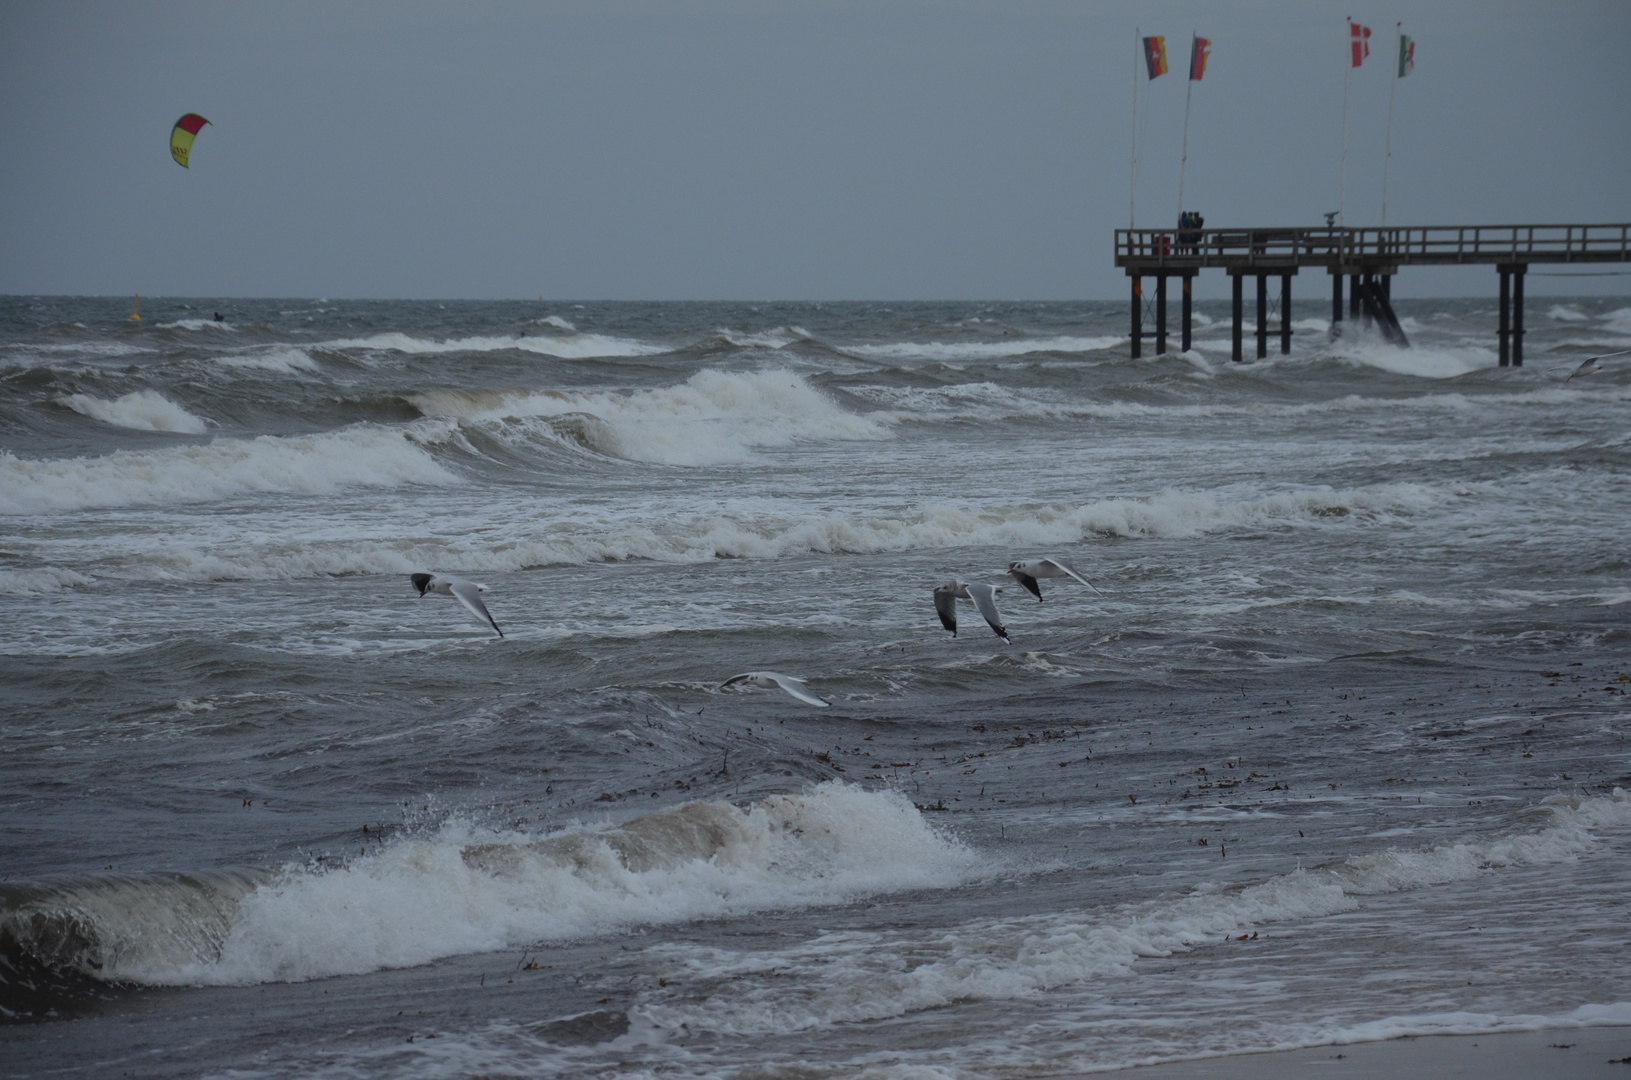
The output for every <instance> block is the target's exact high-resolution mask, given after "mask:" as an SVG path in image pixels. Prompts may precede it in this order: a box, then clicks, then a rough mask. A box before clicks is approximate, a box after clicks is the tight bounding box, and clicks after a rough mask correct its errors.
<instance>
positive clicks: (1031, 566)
mask: <svg viewBox="0 0 1631 1080" xmlns="http://www.w3.org/2000/svg"><path fill="white" fill-rule="evenodd" d="M1008 574H1009V576H1011V577H1012V578H1013V579H1014V580H1015V581H1017V582H1019V583H1020V584H1021V585H1023V586H1025V590H1026V591H1027V592H1029V593H1030V594H1031V595H1032V596H1034V597H1036V598H1037V600H1038V601H1040V600H1041V599H1042V586H1040V585H1038V584H1037V583H1036V579H1037V578H1045V577H1068V578H1075V579H1076V580H1077V581H1080V582H1081V583H1082V584H1083V585H1086V586H1087V587H1088V588H1089V589H1092V590H1093V591H1094V592H1096V593H1099V595H1100V596H1103V595H1104V594H1103V593H1101V592H1099V587H1098V586H1097V585H1094V584H1093V583H1092V582H1091V581H1089V580H1087V579H1086V578H1085V577H1083V576H1082V575H1081V574H1079V573H1077V571H1076V569H1075V568H1074V567H1072V566H1070V565H1068V564H1066V563H1063V562H1061V561H1059V560H1058V559H1026V560H1024V561H1023V562H1011V563H1009V564H1008Z"/></svg>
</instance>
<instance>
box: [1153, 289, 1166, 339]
mask: <svg viewBox="0 0 1631 1080" xmlns="http://www.w3.org/2000/svg"><path fill="white" fill-rule="evenodd" d="M1166 351H1167V275H1165V274H1157V275H1155V355H1157V356H1164V355H1166Z"/></svg>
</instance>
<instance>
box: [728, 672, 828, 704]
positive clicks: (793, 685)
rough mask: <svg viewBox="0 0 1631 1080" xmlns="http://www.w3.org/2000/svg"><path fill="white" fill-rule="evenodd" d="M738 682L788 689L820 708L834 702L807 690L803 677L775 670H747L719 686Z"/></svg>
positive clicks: (767, 687)
mask: <svg viewBox="0 0 1631 1080" xmlns="http://www.w3.org/2000/svg"><path fill="white" fill-rule="evenodd" d="M737 683H747V684H748V685H749V686H757V687H759V688H760V689H761V690H777V689H780V690H786V691H787V692H788V693H789V694H792V695H793V696H794V697H796V698H798V699H799V700H800V701H802V702H804V703H805V704H807V705H814V706H815V707H816V708H818V709H825V708H826V707H827V706H829V705H831V704H832V702H830V701H822V700H821V699H820V698H818V697H816V696H815V695H814V694H812V693H810V692H809V691H807V690H805V689H804V680H803V679H799V678H795V677H794V676H792V675H783V674H781V673H779V672H775V671H747V672H743V673H742V674H740V675H732V676H731V677H730V678H728V679H726V680H725V681H724V682H723V683H720V685H719V688H720V689H721V690H723V689H725V687H727V686H735V685H736V684H737Z"/></svg>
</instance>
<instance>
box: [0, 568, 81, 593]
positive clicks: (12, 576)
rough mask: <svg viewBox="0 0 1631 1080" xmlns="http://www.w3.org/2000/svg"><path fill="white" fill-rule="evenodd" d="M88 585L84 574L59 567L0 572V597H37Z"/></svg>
mask: <svg viewBox="0 0 1631 1080" xmlns="http://www.w3.org/2000/svg"><path fill="white" fill-rule="evenodd" d="M90 583H91V579H90V578H88V577H86V576H85V575H84V574H81V573H78V572H77V571H74V570H68V569H65V568H63V567H60V566H41V567H39V568H37V569H34V570H0V595H5V596H38V595H40V594H42V593H54V592H61V591H62V590H63V589H71V588H74V587H75V586H79V585H89V584H90Z"/></svg>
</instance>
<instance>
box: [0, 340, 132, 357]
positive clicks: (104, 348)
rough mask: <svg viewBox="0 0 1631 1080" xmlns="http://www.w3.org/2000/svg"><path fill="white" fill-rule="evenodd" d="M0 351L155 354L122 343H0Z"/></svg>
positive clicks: (44, 354)
mask: <svg viewBox="0 0 1631 1080" xmlns="http://www.w3.org/2000/svg"><path fill="white" fill-rule="evenodd" d="M0 350H4V351H6V352H21V353H34V354H38V355H41V356H53V355H60V354H64V353H68V354H73V353H78V354H80V355H83V356H133V355H135V354H137V353H150V352H157V351H158V350H157V349H149V348H145V347H143V346H141V345H131V344H129V343H127V342H123V341H76V342H68V343H61V344H53V345H32V344H29V343H28V342H26V341H8V342H0Z"/></svg>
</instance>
